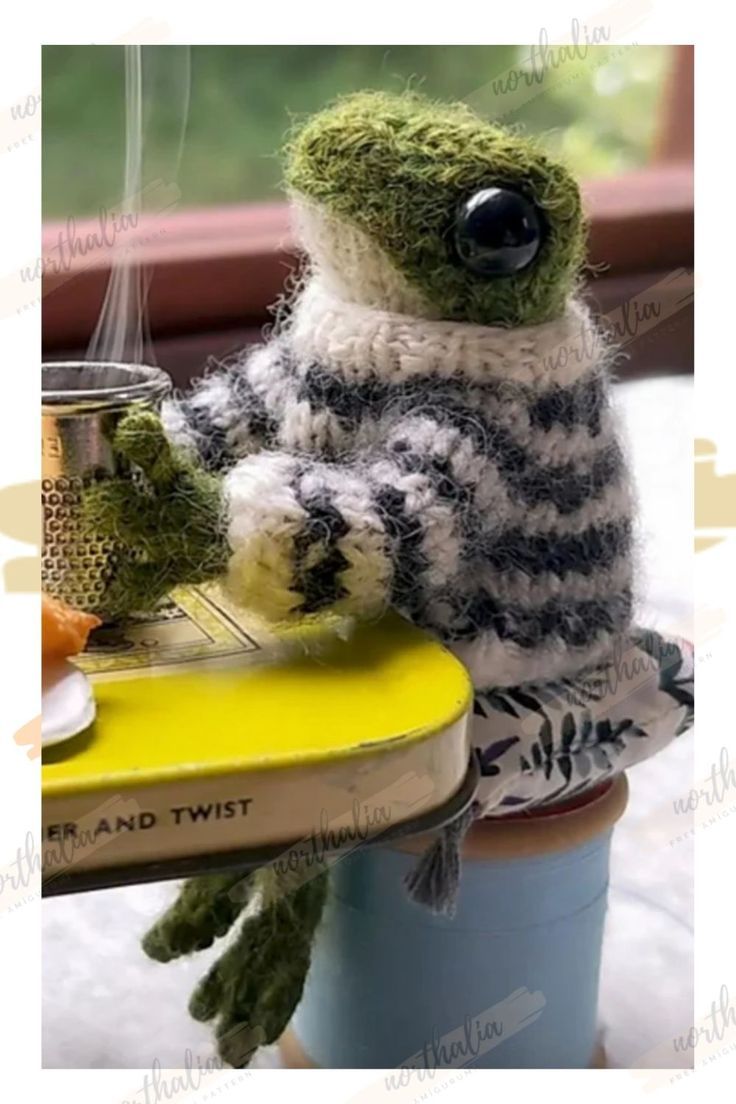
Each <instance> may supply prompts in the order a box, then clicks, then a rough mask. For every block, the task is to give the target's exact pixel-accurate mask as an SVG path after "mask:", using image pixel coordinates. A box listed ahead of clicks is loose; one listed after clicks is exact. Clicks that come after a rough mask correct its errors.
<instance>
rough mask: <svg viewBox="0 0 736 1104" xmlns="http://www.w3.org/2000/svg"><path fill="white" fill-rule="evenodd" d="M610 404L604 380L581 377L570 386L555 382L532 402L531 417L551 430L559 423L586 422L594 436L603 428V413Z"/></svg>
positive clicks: (536, 424)
mask: <svg viewBox="0 0 736 1104" xmlns="http://www.w3.org/2000/svg"><path fill="white" fill-rule="evenodd" d="M605 405H606V390H605V387H604V384H603V380H602V379H601V378H599V377H596V378H594V379H592V380H578V381H577V382H576V383H574V384H572V385H571V386H570V387H560V386H558V385H557V384H554V385H553V386H552V387H550V388H549V389H548V390H547V391H545V392H544V394H543V395H541V396H540V397H539V398H536V399H534V401H533V402H531V403H530V404H529V419H530V421H531V424H532V425H533V426H534V427H535V428H537V429H542V430H545V431H548V430H550V429H552V428H553V427H554V426H556V425H560V426H562V427H563V428H564V429H568V430H572V429H574V428H575V427H576V426H585V428H586V429H587V430H588V432H589V433H590V435H591V437H597V436H598V434H599V433H600V431H601V415H602V413H603V410H604V408H605Z"/></svg>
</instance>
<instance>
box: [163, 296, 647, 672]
mask: <svg viewBox="0 0 736 1104" xmlns="http://www.w3.org/2000/svg"><path fill="white" fill-rule="evenodd" d="M331 323H334V324H331ZM608 360H609V353H608V350H607V348H606V346H605V344H604V342H603V341H602V339H601V337H600V335H599V334H598V333H597V331H596V330H595V328H594V327H593V325H592V323H591V321H590V319H589V317H588V315H587V313H586V312H585V310H584V308H583V307H581V306H580V304H578V303H576V302H571V304H570V307H569V310H568V312H567V314H566V316H565V318H563V319H560V320H557V321H556V322H554V323H549V324H547V325H545V326H538V327H529V328H528V329H524V330H519V329H517V330H512V331H503V330H499V329H487V328H485V329H484V328H483V327H477V326H467V325H464V324H458V323H452V324H451V323H445V322H442V323H439V322H427V321H420V320H413V319H410V318H408V317H407V316H403V315H393V314H390V313H389V312H385V311H376V310H370V309H367V308H365V307H357V306H353V305H351V304H347V303H344V302H335V301H334V300H333V298H332V297H331V296H330V295H329V294H327V293H326V292H325V291H324V289H321V288H320V287H319V286H318V285H316V280H315V279H313V280H312V282H311V285H308V286H307V289H306V290H305V292H304V293H303V295H302V297H301V299H300V300H298V301H297V303H296V305H295V309H294V314H293V316H292V319H291V321H290V322H289V323H288V325H286V326H284V327H282V329H281V330H280V332H279V333H278V335H277V336H275V337H274V338H273V339H272V340H271V341H270V342H269V343H268V344H267V345H265V346H263V347H261V348H259V349H257V350H255V351H253V352H251V353H250V354H248V355H246V356H245V357H244V358H243V359H242V360H241V361H240V362H238V363H236V364H235V365H232V366H230V367H229V368H227V369H226V370H224V371H219V372H217V373H214V374H212V375H210V376H209V377H207V378H206V379H205V380H204V381H203V382H202V383H201V384H200V385H199V386H198V387H197V389H196V390H195V391H194V392H193V393H192V394H190V395H189V396H187V397H185V398H183V399H181V400H178V401H174V402H172V403H169V404H168V406H167V408H166V411H165V422H166V425H167V430H168V432H169V435H170V436H171V438H172V439H173V440H174V441H175V442H176V443H178V444H180V445H183V446H185V447H187V448H189V449H190V450H193V451H195V452H196V453H197V454H198V455H199V457H200V458H201V460H202V461H203V462H204V463H205V464H206V465H207V466H208V467H209V468H211V469H213V470H223V471H226V476H225V490H226V496H227V500H228V508H229V512H230V530H229V540H230V544H231V548H232V552H233V556H232V560H231V566H230V584H231V586H232V589H233V590H234V592H235V593H236V594H237V595H238V596H239V597H240V599H241V600H242V601H244V602H247V604H248V605H249V606H251V607H252V608H256V609H258V610H260V611H261V612H262V613H263V614H264V615H265V616H267V617H269V618H275V619H282V618H288V617H293V616H303V615H305V614H310V613H316V612H319V611H323V610H328V609H332V610H335V611H336V612H340V613H346V614H351V615H358V616H373V615H376V614H378V613H380V612H381V610H382V609H384V608H385V607H386V606H388V605H391V606H393V607H394V608H396V609H397V610H398V611H399V612H400V613H402V614H404V615H405V616H407V617H408V618H409V619H411V620H412V621H414V622H415V623H416V624H418V625H421V626H423V627H425V628H427V629H429V630H430V631H432V632H434V633H435V634H436V635H437V636H438V637H439V638H440V639H441V640H443V641H444V642H445V643H446V644H447V645H448V646H449V647H450V648H452V649H453V650H454V651H455V652H456V654H457V655H458V656H459V657H460V658H461V659H462V660H463V661H464V662H465V663H466V665H467V666H468V668H469V669H470V671H471V674H472V676H473V678H474V681H475V684H476V686H478V687H479V688H483V687H487V686H491V685H492V686H508V685H515V684H518V683H521V682H524V681H528V680H530V679H540V678H557V677H561V676H564V675H566V674H569V673H572V672H575V671H577V670H579V669H580V668H581V667H582V666H584V665H586V664H589V663H591V662H596V661H597V660H599V659H600V658H601V657H603V656H605V655H606V654H608V652H609V651H610V649H611V647H612V645H613V641H614V640H615V638H616V637H617V636H618V635H619V634H621V633H622V632H623V631H625V630H626V628H627V626H628V625H629V623H630V619H631V613H632V582H631V549H632V533H631V520H630V519H631V499H630V493H629V487H628V479H627V471H626V464H625V459H624V456H623V454H622V450H621V447H620V445H619V443H618V439H617V435H616V427H615V424H614V420H613V414H612V411H611V408H610V405H609V402H608V374H607V365H608ZM510 365H511V366H513V367H510ZM423 367H424V369H425V370H422V369H423Z"/></svg>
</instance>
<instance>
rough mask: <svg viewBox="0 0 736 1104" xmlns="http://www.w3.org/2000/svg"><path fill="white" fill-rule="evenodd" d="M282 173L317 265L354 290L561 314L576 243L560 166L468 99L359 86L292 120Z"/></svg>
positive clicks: (378, 300)
mask: <svg viewBox="0 0 736 1104" xmlns="http://www.w3.org/2000/svg"><path fill="white" fill-rule="evenodd" d="M286 183H287V187H288V189H289V191H290V193H291V195H292V199H293V201H294V206H295V210H296V213H297V225H298V231H299V233H300V235H301V238H302V241H303V243H304V246H305V248H306V250H307V252H308V253H309V255H310V258H311V260H312V263H313V265H314V266H315V268H316V269H317V270H318V271H319V273H320V275H321V276H322V278H323V279H324V280H325V281H326V282H327V283H328V285H330V286H331V288H332V290H334V291H337V292H338V293H339V294H340V295H341V296H342V297H343V298H346V299H347V300H349V301H351V302H357V303H361V304H364V305H367V306H372V307H378V308H382V309H386V310H392V311H398V312H400V313H405V314H412V315H415V316H418V317H425V318H441V319H452V320H456V321H466V322H474V323H479V324H481V325H486V326H522V325H534V324H537V323H540V322H546V321H549V320H550V319H553V318H555V317H557V316H558V315H560V314H561V313H562V312H563V310H564V306H565V302H566V300H567V297H568V296H569V295H570V293H571V292H572V291H573V290H574V289H575V286H576V283H577V281H578V278H579V272H580V268H581V264H582V261H583V257H584V247H585V224H584V220H583V217H582V212H581V205H580V193H579V190H578V186H577V184H576V182H575V181H574V179H573V178H572V177H571V176H570V174H569V172H568V171H567V170H566V169H565V168H564V167H563V166H562V165H561V164H559V163H558V162H556V161H554V160H552V159H551V158H550V157H548V156H547V155H546V154H545V153H544V152H542V150H541V149H540V148H539V147H538V146H537V145H536V143H534V142H533V141H531V140H530V139H529V138H527V137H521V136H520V135H518V134H516V133H513V132H511V131H508V130H504V129H502V128H501V127H499V126H496V125H493V124H491V123H489V122H486V121H485V120H484V119H481V118H480V117H479V116H477V115H476V114H474V113H473V112H472V111H471V110H470V109H469V108H468V107H466V106H465V105H463V104H452V105H439V104H435V103H432V102H430V101H428V100H426V99H424V98H423V97H421V96H418V95H415V94H403V95H400V96H391V95H387V94H384V93H378V92H361V93H357V94H355V95H351V96H348V97H346V98H344V99H342V100H339V101H338V102H337V103H336V104H334V105H333V106H332V107H330V108H328V109H327V110H325V111H322V112H320V113H319V114H318V115H315V116H313V117H312V118H311V119H310V120H308V121H307V122H306V124H304V125H303V126H302V127H301V128H300V129H298V130H297V131H296V133H295V134H294V136H293V138H292V139H291V141H290V143H289V146H288V149H287V166H286Z"/></svg>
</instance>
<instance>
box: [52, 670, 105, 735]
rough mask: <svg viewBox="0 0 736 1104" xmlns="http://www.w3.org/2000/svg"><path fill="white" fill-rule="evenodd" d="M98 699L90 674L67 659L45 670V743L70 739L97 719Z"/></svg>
mask: <svg viewBox="0 0 736 1104" xmlns="http://www.w3.org/2000/svg"><path fill="white" fill-rule="evenodd" d="M95 711H96V710H95V699H94V696H93V694H92V687H91V686H90V683H89V679H88V678H87V676H86V675H85V674H84V673H83V672H82V671H80V670H79V668H78V667H75V666H74V664H73V663H70V662H69V660H67V659H60V660H57V661H56V662H55V663H53V664H49V665H48V666H47V667H45V668H44V671H43V682H42V692H41V746H42V747H49V746H50V745H51V744H59V743H61V741H62V740H70V739H71V737H72V736H78V735H79V733H80V732H84V730H85V728H89V726H90V725H91V724H92V722H93V720H94V719H95Z"/></svg>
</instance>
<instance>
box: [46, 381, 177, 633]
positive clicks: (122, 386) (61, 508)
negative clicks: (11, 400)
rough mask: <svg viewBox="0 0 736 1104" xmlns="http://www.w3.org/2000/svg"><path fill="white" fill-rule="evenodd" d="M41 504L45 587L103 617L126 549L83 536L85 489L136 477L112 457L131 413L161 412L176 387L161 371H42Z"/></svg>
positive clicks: (71, 603)
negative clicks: (113, 575) (120, 428)
mask: <svg viewBox="0 0 736 1104" xmlns="http://www.w3.org/2000/svg"><path fill="white" fill-rule="evenodd" d="M41 371H42V377H41V378H42V383H41V435H42V436H41V457H42V459H41V474H42V482H41V501H42V506H43V552H42V560H41V579H42V584H43V588H44V590H45V591H47V592H48V593H50V594H54V595H56V596H57V597H59V598H62V599H63V600H64V601H66V602H68V603H69V604H70V605H72V606H74V607H76V608H77V609H80V610H89V611H93V612H95V613H97V614H98V615H101V616H104V614H105V610H104V599H103V595H104V592H105V589H106V587H107V583H108V580H109V578H110V576H111V573H112V571H113V570H114V567H115V563H116V560H117V559H118V557H119V556H121V555H123V554H125V553H123V550H122V549H121V548H119V547H118V546H116V544H115V543H114V542H113V541H110V540H108V539H106V538H104V537H102V536H96V535H95V534H89V533H86V532H84V533H83V531H82V528H81V525H80V503H81V495H82V491H83V489H84V488H85V487H86V486H88V485H89V484H90V483H91V482H93V481H94V480H99V479H105V478H109V477H110V476H117V475H124V474H130V475H131V477H132V473H129V472H126V470H125V467H124V465H123V464H122V463H121V461H120V460H119V458H118V457H116V456H115V455H114V454H113V449H112V438H113V434H114V431H115V427H116V426H117V424H118V422H119V421H120V419H121V418H122V416H123V415H124V414H126V413H127V412H128V411H129V410H131V409H133V408H135V407H138V408H149V409H154V410H155V409H158V408H159V407H160V405H161V402H162V400H163V398H164V396H165V395H166V394H167V392H168V391H170V389H171V381H170V379H169V377H168V376H167V375H166V373H165V372H163V371H161V369H160V368H151V367H145V366H143V365H139V364H112V363H99V362H94V361H88V362H84V361H65V362H58V363H49V364H44V365H42V369H41Z"/></svg>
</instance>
